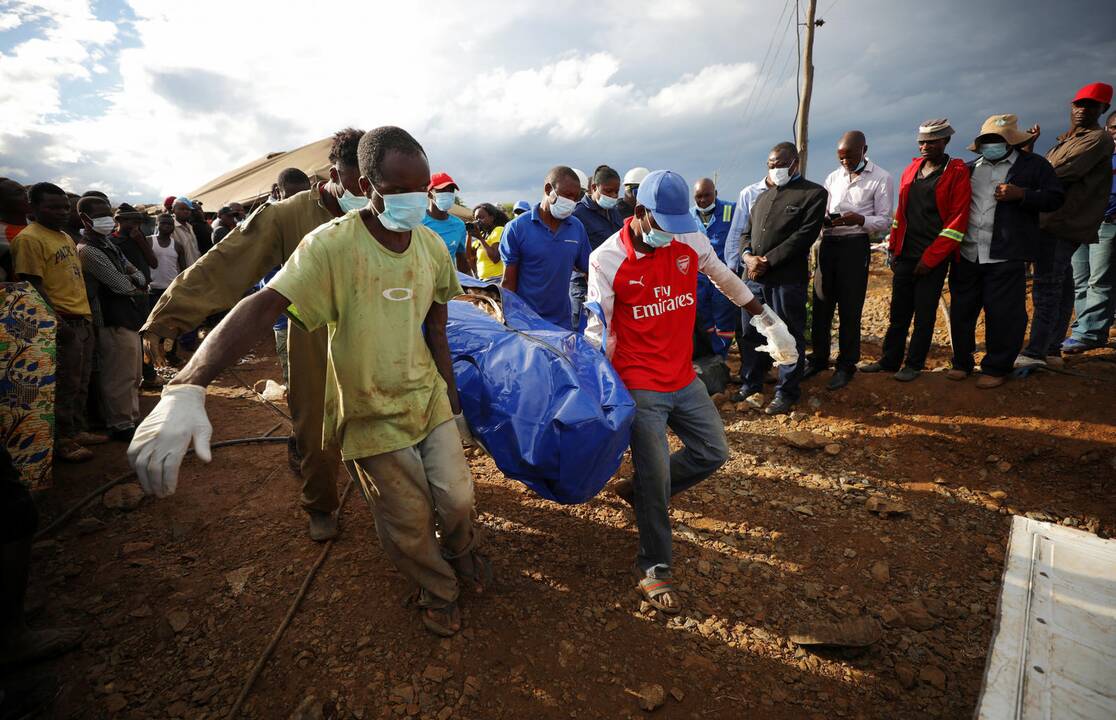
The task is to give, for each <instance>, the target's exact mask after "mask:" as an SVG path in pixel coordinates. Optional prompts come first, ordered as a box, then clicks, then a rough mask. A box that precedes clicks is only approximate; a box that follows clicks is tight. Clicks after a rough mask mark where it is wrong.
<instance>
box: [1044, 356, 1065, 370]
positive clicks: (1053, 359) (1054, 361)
mask: <svg viewBox="0 0 1116 720" xmlns="http://www.w3.org/2000/svg"><path fill="white" fill-rule="evenodd" d="M1065 365H1066V361H1065V360H1064V359H1063V358H1062V356H1061V355H1047V356H1046V367H1052V368H1060V367H1065Z"/></svg>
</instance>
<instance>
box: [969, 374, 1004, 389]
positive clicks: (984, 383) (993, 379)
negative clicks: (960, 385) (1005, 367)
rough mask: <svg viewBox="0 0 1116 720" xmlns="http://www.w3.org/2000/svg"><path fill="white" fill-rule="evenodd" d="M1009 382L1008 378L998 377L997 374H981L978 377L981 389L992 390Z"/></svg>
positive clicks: (977, 383)
mask: <svg viewBox="0 0 1116 720" xmlns="http://www.w3.org/2000/svg"><path fill="white" fill-rule="evenodd" d="M1005 382H1007V378H1004V377H997V376H996V375H981V376H980V377H979V378H977V381H976V386H977V387H978V388H980V389H981V390H991V389H992V388H998V387H1000V386H1001V385H1003V384H1004V383H1005Z"/></svg>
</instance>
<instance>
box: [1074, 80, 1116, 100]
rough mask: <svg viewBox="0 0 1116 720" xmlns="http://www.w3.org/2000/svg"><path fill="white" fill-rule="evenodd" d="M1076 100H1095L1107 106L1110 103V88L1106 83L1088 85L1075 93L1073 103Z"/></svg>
mask: <svg viewBox="0 0 1116 720" xmlns="http://www.w3.org/2000/svg"><path fill="white" fill-rule="evenodd" d="M1078 100H1096V101H1097V102H1099V103H1100V104H1101V105H1108V104H1109V103H1111V102H1112V86H1111V85H1109V84H1108V83H1089V84H1088V85H1086V86H1085V87H1083V88H1081V89H1080V90H1078V91H1077V97H1075V98H1074V99H1073V102H1077V101H1078Z"/></svg>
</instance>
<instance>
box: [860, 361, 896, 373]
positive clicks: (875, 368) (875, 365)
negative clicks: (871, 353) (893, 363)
mask: <svg viewBox="0 0 1116 720" xmlns="http://www.w3.org/2000/svg"><path fill="white" fill-rule="evenodd" d="M860 372H866V373H878V372H895V370H894V369H892V368H887V367H884V366H883V365H881V364H880V363H879V362H870V363H867V364H865V365H861V366H860Z"/></svg>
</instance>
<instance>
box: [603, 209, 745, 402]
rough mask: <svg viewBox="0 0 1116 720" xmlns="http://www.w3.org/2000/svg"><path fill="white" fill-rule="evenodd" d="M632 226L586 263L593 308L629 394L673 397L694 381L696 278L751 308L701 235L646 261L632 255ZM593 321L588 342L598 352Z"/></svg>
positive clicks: (645, 256)
mask: <svg viewBox="0 0 1116 720" xmlns="http://www.w3.org/2000/svg"><path fill="white" fill-rule="evenodd" d="M631 221H632V219H631V218H628V219H627V220H625V221H624V227H623V228H621V229H620V231H619V232H618V233H616V234H615V235H613V236H612V237H610V238H609V239H608V240H605V241H604V242H603V243H602V244H601V246H600V247H598V248H597V249H596V250H594V251H593V253H592V254H591V255H590V256H589V293H588V300H589V301H590V302H596V303H599V304H600V306H601V310H602V311H603V313H604V320H605V324H606V325H607V332H608V339H607V340H608V341H607V343H606V344H605V349H606V352H607V354H608V357H609V359H610V360H611V361H612V366H613V367H614V368H615V369H616V372H617V373H618V374H619V375H620V379H621V380H623V381H624V384H625V385H626V386H627V387H628V389H629V390H653V391H656V392H675V391H677V390H681V389H682V388H684V387H686V386H687V385H689V384H690V383H691V382H692V381H693V379H694V377H695V374H694V369H693V365H692V363H691V361H690V358H691V356H692V355H693V352H694V337H693V333H694V318H695V315H696V314H697V275H698V273H699V272H701V273H705V275H706V276H707V277H708V278H709V279H710V280H711V281H712V282H713V285H714V286H715V287H716V288H717V289H718V290H720V291H721V292H722V293H724V294H725V295H726V296H727V297H728V298H729V299H730V300H732V301H733V302H735V303H736V304H737V305H745V304H747V303H748V302H750V301H751V300H752V297H753V296H752V292H751V291H750V290H748V286H747V285H745V284H744V281H743V280H741V279H740V278H739V277H737V276H736V275H735V274H734V273H733V272H732V271H731V270H729V269H728V267H726V266H725V264H724V263H723V262H721V261H720V259H718V258H717V253H716V252H714V250H713V246H712V245H710V244H709V238H707V237H706V236H705V235H703V234H702V233H686V234H684V235H676V236H675V237H674V241H673V242H671V243H670V244H669V245H667V246H665V247H661V248H657V249H656V250H654V251H653V252H650V253H642V252H639V251H637V250H636V249H635V248H633V247H632V237H631ZM604 332H605V328H603V327H602V326H601V321H600V319H598V318H597V317H596V316H595V315H594V316H591V317H590V319H589V324H588V326H587V327H586V330H585V336H586V337H587V338H588V339H589V340H590V341H592V342H594V343H595V344H596V345H598V346H600V345H601V339H602V335H603V334H604Z"/></svg>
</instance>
